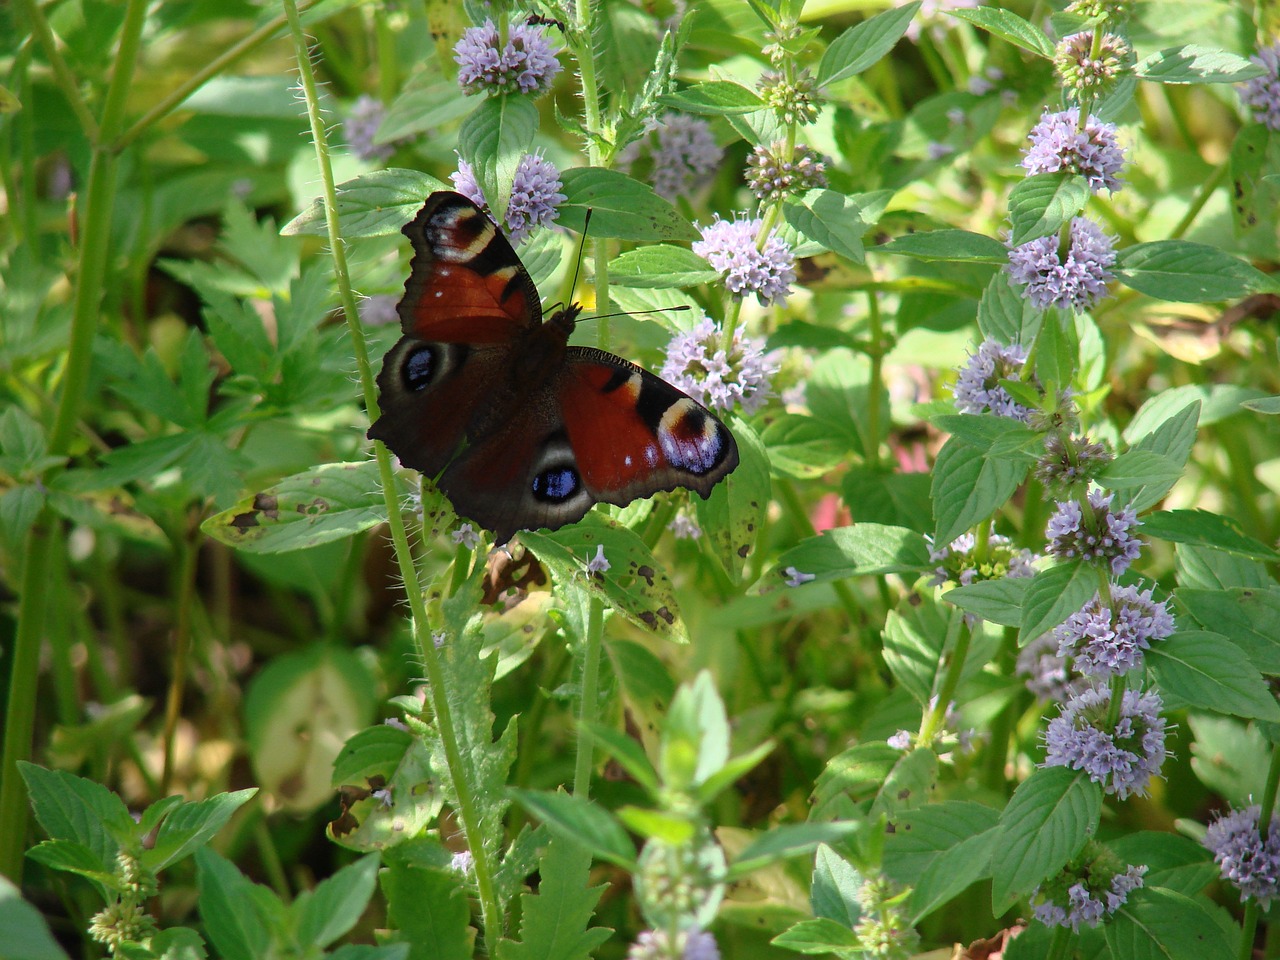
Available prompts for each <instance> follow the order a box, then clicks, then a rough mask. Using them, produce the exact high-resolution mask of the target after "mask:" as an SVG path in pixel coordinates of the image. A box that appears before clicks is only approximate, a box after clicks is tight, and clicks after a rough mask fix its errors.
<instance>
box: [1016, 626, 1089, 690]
mask: <svg viewBox="0 0 1280 960" xmlns="http://www.w3.org/2000/svg"><path fill="white" fill-rule="evenodd" d="M1014 669H1015V670H1016V671H1017V674H1018V676H1020V677H1023V678H1024V681H1023V682H1024V683H1025V684H1026V687H1027V689H1028V690H1029V691H1031V693H1032V694H1033V695H1034V696H1036V697H1038V698H1039V699H1041V700H1051V701H1054V702H1056V703H1061V702H1062V701H1064V700H1067V699H1069V698H1071V697H1074V696H1075V695H1076V694H1078V693H1080V692H1081V691H1082V690H1085V689H1087V681H1086V680H1084V679H1083V678H1082V677H1077V676H1073V675H1072V673H1071V670H1070V669H1069V668H1068V667H1067V660H1066V658H1065V657H1062V656H1059V654H1058V641H1057V640H1055V639H1054V637H1053V634H1052V633H1042V634H1041V635H1040V636H1038V637H1036V638H1035V639H1034V640H1032V641H1031V642H1030V643H1028V644H1027V645H1026V646H1025V647H1023V648H1022V649H1021V650H1020V651H1018V662H1017V665H1016V667H1015V668H1014Z"/></svg>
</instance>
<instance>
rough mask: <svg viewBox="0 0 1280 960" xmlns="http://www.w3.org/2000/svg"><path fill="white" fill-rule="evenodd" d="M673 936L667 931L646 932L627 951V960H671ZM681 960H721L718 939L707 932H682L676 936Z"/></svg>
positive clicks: (676, 944) (695, 930) (676, 946)
mask: <svg viewBox="0 0 1280 960" xmlns="http://www.w3.org/2000/svg"><path fill="white" fill-rule="evenodd" d="M672 938H673V934H671V933H668V932H667V931H666V930H645V931H642V932H641V934H640V935H639V936H638V937H636V939H635V942H634V943H633V944H631V948H630V949H629V950H628V951H627V960H669V958H670V957H671V956H672V954H673V950H672V946H673V944H672ZM674 939H675V944H674V946H675V949H676V950H677V951H678V952H679V956H680V960H720V948H719V947H718V946H717V945H716V938H715V937H713V936H712V935H711V934H709V933H707V932H706V931H705V930H698V929H696V928H695V929H691V930H681V931H679V932H678V933H675V934H674Z"/></svg>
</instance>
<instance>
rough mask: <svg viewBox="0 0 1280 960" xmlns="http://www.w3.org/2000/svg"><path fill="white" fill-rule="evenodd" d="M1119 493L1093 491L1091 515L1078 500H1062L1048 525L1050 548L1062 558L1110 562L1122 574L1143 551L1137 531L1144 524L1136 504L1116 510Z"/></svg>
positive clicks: (1090, 498)
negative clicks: (1113, 503) (1114, 500)
mask: <svg viewBox="0 0 1280 960" xmlns="http://www.w3.org/2000/svg"><path fill="white" fill-rule="evenodd" d="M1114 498H1115V494H1113V493H1109V494H1106V495H1105V496H1104V495H1103V494H1102V493H1101V492H1100V491H1098V490H1094V491H1093V492H1092V493H1090V494H1089V509H1090V515H1089V516H1088V517H1086V516H1085V514H1084V511H1083V510H1082V508H1081V506H1080V501H1078V500H1061V501H1059V502H1058V508H1057V510H1055V511H1054V514H1053V516H1052V517H1050V518H1049V523H1048V526H1047V528H1046V534H1047V536H1048V537H1049V552H1050V553H1052V554H1053V555H1054V556H1055V557H1057V558H1058V559H1059V560H1073V559H1075V558H1076V557H1081V558H1083V559H1084V560H1086V561H1089V562H1091V563H1107V564H1109V565H1110V569H1111V573H1112V574H1113V575H1115V576H1117V577H1118V576H1120V574H1122V573H1124V572H1125V571H1126V570H1128V569H1129V565H1130V564H1131V563H1133V561H1134V560H1136V559H1138V555H1139V554H1140V553H1141V552H1142V541H1141V540H1139V539H1138V538H1137V537H1136V536H1134V534H1133V531H1134V530H1135V529H1136V528H1137V527H1139V526H1141V525H1142V521H1140V520H1139V519H1138V515H1137V514H1136V513H1135V512H1134V511H1133V508H1132V507H1125V508H1124V509H1123V510H1119V511H1116V510H1112V509H1111V501H1112V500H1113V499H1114Z"/></svg>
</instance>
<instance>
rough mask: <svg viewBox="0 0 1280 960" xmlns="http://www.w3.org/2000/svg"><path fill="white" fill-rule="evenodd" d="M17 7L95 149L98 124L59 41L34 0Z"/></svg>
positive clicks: (22, 1) (28, 174)
mask: <svg viewBox="0 0 1280 960" xmlns="http://www.w3.org/2000/svg"><path fill="white" fill-rule="evenodd" d="M17 5H18V9H19V10H21V11H22V15H23V16H24V17H26V20H27V23H29V24H30V25H31V32H32V33H33V34H35V36H36V37H37V38H38V39H39V41H40V47H41V49H43V50H44V55H45V59H47V60H48V61H49V66H50V67H52V68H53V77H54V80H56V81H57V84H58V87H59V89H61V90H62V95H63V96H64V97H66V98H67V103H69V104H70V105H71V112H72V113H74V114H75V115H76V119H77V120H78V121H79V122H80V130H81V132H82V133H83V134H84V136H85V139H86V140H88V141H89V143H91V144H93V145H95V146H97V145H98V143H99V141H98V136H99V134H100V132H101V130H100V128H99V126H98V121H97V120H95V119H94V116H93V114H92V113H90V112H89V105H88V104H87V103H85V100H84V97H82V96H81V95H80V85H79V84H78V83H77V82H76V77H75V74H73V73H72V72H71V68H70V67H68V66H67V61H66V60H64V59H63V58H62V51H61V50H60V49H59V48H58V40H57V38H56V37H55V36H54V35H53V30H51V29H50V28H49V21H48V20H46V19H45V16H44V12H43V11H42V10H41V9H40V7H39V6H38V5H37V4H36V2H35V0H17ZM122 49H123V45H122ZM117 69H118V68H117ZM25 175H26V176H30V175H31V172H30V171H26V172H25Z"/></svg>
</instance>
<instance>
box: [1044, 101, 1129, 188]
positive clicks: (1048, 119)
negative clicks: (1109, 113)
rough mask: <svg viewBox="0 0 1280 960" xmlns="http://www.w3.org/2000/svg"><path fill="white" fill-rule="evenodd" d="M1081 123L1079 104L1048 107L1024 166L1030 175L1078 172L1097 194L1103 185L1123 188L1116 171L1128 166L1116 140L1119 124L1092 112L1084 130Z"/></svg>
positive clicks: (1104, 186)
mask: <svg viewBox="0 0 1280 960" xmlns="http://www.w3.org/2000/svg"><path fill="white" fill-rule="evenodd" d="M1079 125H1080V108H1079V107H1072V108H1071V109H1070V110H1061V111H1059V112H1058V113H1050V112H1049V111H1048V110H1045V112H1044V113H1043V114H1042V115H1041V116H1040V122H1039V123H1037V124H1036V125H1035V126H1034V127H1032V129H1031V133H1030V134H1029V135H1028V137H1027V139H1028V140H1030V141H1031V147H1030V148H1029V149H1028V150H1027V153H1026V156H1024V157H1023V158H1022V166H1023V167H1024V168H1025V169H1026V171H1027V173H1028V174H1037V173H1057V172H1058V171H1060V170H1068V171H1070V172H1071V173H1078V174H1080V175H1081V176H1082V177H1084V178H1085V179H1086V180H1087V181H1088V182H1089V189H1090V190H1092V191H1093V192H1094V193H1097V192H1098V191H1099V190H1102V189H1103V188H1105V189H1107V190H1109V191H1113V192H1114V191H1116V190H1119V189H1120V185H1121V184H1120V178H1119V177H1117V176H1116V174H1118V173H1119V172H1120V170H1121V168H1123V167H1124V150H1123V149H1122V148H1121V147H1120V144H1119V143H1117V142H1116V127H1115V124H1113V123H1103V122H1102V121H1101V120H1099V119H1098V118H1097V117H1095V116H1093V115H1092V114H1090V115H1089V119H1088V120H1086V121H1085V125H1084V129H1083V130H1081V129H1080V128H1079Z"/></svg>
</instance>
